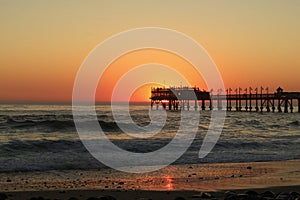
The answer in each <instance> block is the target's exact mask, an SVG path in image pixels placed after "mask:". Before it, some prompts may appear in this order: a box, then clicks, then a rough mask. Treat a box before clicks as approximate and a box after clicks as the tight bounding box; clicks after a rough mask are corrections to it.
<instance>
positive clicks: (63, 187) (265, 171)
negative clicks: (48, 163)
mask: <svg viewBox="0 0 300 200" xmlns="http://www.w3.org/2000/svg"><path fill="white" fill-rule="evenodd" d="M299 166H300V160H288V161H273V162H247V163H222V164H191V165H172V166H168V167H166V168H164V169H161V170H159V171H156V172H151V173H145V174H128V173H123V172H119V171H115V170H112V169H105V170H103V169H102V170H63V171H59V170H51V171H44V172H11V173H1V176H0V177H1V178H0V188H1V193H5V194H6V195H7V196H8V197H9V199H20V200H21V199H30V198H32V197H43V198H45V199H69V198H71V197H75V198H77V199H88V198H90V197H99V196H105V195H110V196H113V197H114V198H116V199H124V200H126V199H139V198H145V199H175V198H177V197H183V198H185V199H197V198H198V197H199V199H200V196H199V195H200V193H201V192H208V193H209V194H211V195H213V196H214V197H215V198H217V199H223V198H224V196H225V192H226V191H229V190H230V191H237V192H238V193H244V192H246V191H247V190H255V191H257V192H258V193H262V192H265V191H272V192H274V193H275V194H279V193H280V192H287V193H289V192H292V191H295V192H299V191H300V171H299Z"/></svg>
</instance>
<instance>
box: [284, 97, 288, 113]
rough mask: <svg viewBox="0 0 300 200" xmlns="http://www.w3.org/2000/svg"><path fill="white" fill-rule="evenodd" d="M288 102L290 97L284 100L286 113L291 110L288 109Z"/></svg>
mask: <svg viewBox="0 0 300 200" xmlns="http://www.w3.org/2000/svg"><path fill="white" fill-rule="evenodd" d="M288 103H289V100H288V99H285V100H284V112H285V113H287V112H289V111H288V105H289V104H288Z"/></svg>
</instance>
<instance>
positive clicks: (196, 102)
mask: <svg viewBox="0 0 300 200" xmlns="http://www.w3.org/2000/svg"><path fill="white" fill-rule="evenodd" d="M194 108H195V110H196V111H197V110H198V101H197V100H195V106H194Z"/></svg>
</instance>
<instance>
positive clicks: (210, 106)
mask: <svg viewBox="0 0 300 200" xmlns="http://www.w3.org/2000/svg"><path fill="white" fill-rule="evenodd" d="M213 109H214V108H213V106H212V100H211V99H209V110H213Z"/></svg>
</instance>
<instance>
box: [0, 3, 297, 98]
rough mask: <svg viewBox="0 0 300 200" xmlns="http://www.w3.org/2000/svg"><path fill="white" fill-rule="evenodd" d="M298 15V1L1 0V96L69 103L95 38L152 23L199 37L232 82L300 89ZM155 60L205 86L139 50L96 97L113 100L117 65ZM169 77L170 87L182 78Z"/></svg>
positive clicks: (159, 56)
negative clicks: (76, 80)
mask: <svg viewBox="0 0 300 200" xmlns="http://www.w3.org/2000/svg"><path fill="white" fill-rule="evenodd" d="M299 19H300V2H299V1H292V0H291V1H288V2H286V1H280V0H266V1H260V0H254V1H239V0H231V1H218V2H214V1H196V0H188V1H176V0H175V1H169V0H167V1H163V2H162V1H159V0H154V1H138V0H131V1H126V2H123V1H90V2H89V3H88V4H87V3H85V2H84V1H77V0H74V1H50V0H46V1H33V0H28V1H16V0H15V1H14V0H11V1H1V2H0V21H1V32H0V43H1V46H0V91H1V92H0V101H8V102H9V101H47V102H49V101H55V102H56V101H71V97H72V88H73V83H74V80H75V77H76V73H77V70H78V69H79V67H80V65H81V63H82V62H83V60H84V58H85V57H86V56H87V55H88V53H89V52H90V51H91V50H92V49H93V48H94V47H95V46H96V45H97V44H99V43H100V42H102V41H103V40H105V39H106V38H108V37H110V36H112V35H114V34H117V33H119V32H121V31H125V30H128V29H132V28H137V27H147V26H148V27H149V26H155V27H164V28H169V29H174V30H177V31H180V32H183V33H184V34H186V35H188V36H190V37H192V38H194V39H195V40H196V41H197V42H198V43H199V44H201V45H202V46H203V47H204V48H205V49H206V50H207V52H208V53H209V54H210V56H211V57H212V59H213V60H214V61H215V63H216V64H217V66H218V68H219V70H220V72H221V74H222V77H223V79H224V83H225V86H226V87H232V88H235V87H238V86H239V87H248V86H252V87H253V88H254V87H260V86H261V85H263V86H269V88H270V90H271V91H272V90H275V89H276V88H277V87H278V86H281V87H283V88H284V89H285V90H287V91H300V87H299V76H300V60H299V49H300V37H299V35H300V25H299ZM154 61H155V62H158V63H162V64H165V65H169V66H170V67H172V68H175V69H177V70H179V71H180V72H181V73H184V74H185V75H186V77H187V78H188V79H189V81H190V82H191V83H192V84H197V85H198V84H199V87H200V88H204V87H205V86H204V85H203V82H202V81H201V80H200V79H201V78H200V77H197V74H195V75H194V73H193V72H192V71H191V70H186V67H187V66H188V64H187V63H185V62H184V61H183V60H181V59H180V58H178V57H176V56H174V55H172V54H168V53H166V52H159V51H156V52H155V51H143V52H133V53H130V54H128V55H125V56H123V57H121V58H120V59H119V60H117V61H115V62H114V63H113V64H112V65H111V66H110V68H109V70H108V72H107V73H106V77H104V78H103V80H101V82H100V85H99V88H98V89H101V87H102V86H103V85H101V84H102V83H105V86H107V87H106V88H108V89H107V91H106V95H99V94H98V95H97V97H96V99H97V100H99V101H101V100H108V99H109V98H110V94H111V89H112V88H113V86H114V83H115V81H116V78H112V77H116V75H118V76H119V75H121V74H122V71H116V70H115V69H116V68H120V67H122V69H123V70H125V71H126V70H127V69H129V68H132V67H134V66H136V65H139V64H145V63H147V62H154ZM125 71H124V72H125ZM158 74H159V73H158ZM147 75H148V76H149V74H147ZM141 76H146V75H145V74H141ZM162 78H163V77H162ZM198 78H199V81H198ZM164 80H165V82H166V85H168V84H176V83H177V84H178V86H179V84H180V83H179V82H180V81H178V80H173V79H172V78H164ZM148 87H149V86H148ZM98 91H99V90H98ZM146 91H147V90H146ZM146 91H145V89H141V90H140V92H139V94H136V95H135V97H134V98H133V99H135V100H137V101H138V100H147V99H148V98H146V97H147V96H148V94H149V92H148V94H146Z"/></svg>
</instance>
